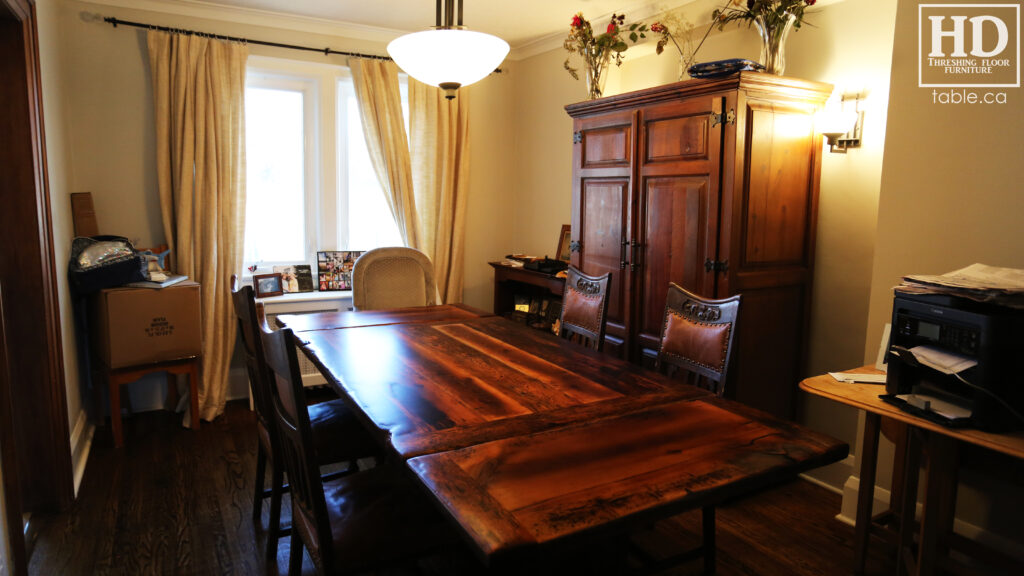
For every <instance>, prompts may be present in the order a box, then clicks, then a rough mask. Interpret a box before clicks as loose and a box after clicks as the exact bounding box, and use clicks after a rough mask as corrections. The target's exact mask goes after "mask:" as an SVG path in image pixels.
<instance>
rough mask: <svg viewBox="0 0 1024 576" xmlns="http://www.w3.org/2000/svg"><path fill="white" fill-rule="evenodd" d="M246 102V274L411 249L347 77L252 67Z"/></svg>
mask: <svg viewBox="0 0 1024 576" xmlns="http://www.w3.org/2000/svg"><path fill="white" fill-rule="evenodd" d="M403 88H404V87H403ZM245 98H246V102H245V118H246V167H247V172H246V226H245V248H244V257H243V260H244V262H245V266H251V265H258V266H260V267H262V268H268V267H270V266H273V265H277V264H295V263H315V262H316V252H317V251H318V250H370V249H372V248H377V247H379V246H397V245H401V244H402V240H401V235H400V233H399V231H398V227H397V225H396V224H395V221H394V218H393V217H392V216H391V211H390V209H389V208H388V205H387V201H386V199H385V198H384V193H383V191H382V190H381V187H380V184H379V182H378V180H377V176H376V173H375V172H374V170H373V166H372V164H371V163H370V158H369V155H368V153H367V151H366V142H365V139H364V136H363V130H362V123H361V121H360V119H359V109H358V105H357V103H356V99H355V91H354V89H353V86H352V79H351V75H350V74H349V73H348V69H347V68H343V67H339V66H327V65H317V64H309V63H302V62H294V61H285V60H278V59H271V58H260V57H250V65H249V70H248V74H247V78H246V91H245ZM403 99H406V92H405V90H404V89H403ZM403 105H404V106H405V107H406V110H408V105H407V102H405V101H403ZM407 114H408V112H407Z"/></svg>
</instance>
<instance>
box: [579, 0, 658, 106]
mask: <svg viewBox="0 0 1024 576" xmlns="http://www.w3.org/2000/svg"><path fill="white" fill-rule="evenodd" d="M648 31H652V30H649V29H648V27H647V25H646V24H643V23H640V22H635V23H633V24H629V25H628V26H627V25H626V17H625V16H624V15H622V14H612V17H611V19H610V20H609V22H608V25H607V26H606V27H605V30H604V32H602V33H600V34H595V33H594V28H593V26H591V24H590V22H588V21H587V19H586V18H584V17H583V13H582V12H577V13H576V15H575V16H573V17H572V23H571V24H570V25H569V36H568V37H567V38H566V39H565V42H564V43H563V44H562V45H563V47H564V48H565V49H566V50H567V51H568V52H569V55H570V56H571V55H573V54H579V56H580V57H581V58H582V59H583V67H584V73H585V77H584V79H585V81H586V84H587V97H588V98H589V99H590V100H593V99H595V98H600V97H601V96H602V95H604V83H605V81H606V80H607V79H608V74H607V71H608V66H609V65H610V64H611V63H612V62H614V63H615V65H616V66H621V65H622V53H623V52H625V51H626V49H627V48H629V44H628V43H627V40H628V41H629V43H633V44H635V43H636V42H638V41H640V39H642V38H646V37H647V32H648ZM667 41H668V40H667V39H666V38H665V37H664V36H663V37H662V40H660V41H659V43H658V47H657V51H658V53H659V54H660V53H661V51H662V50H663V49H664V47H665V42H667ZM564 66H565V69H566V70H567V71H568V72H569V74H570V75H571V76H572V77H573V78H575V79H577V80H579V79H580V77H579V73H578V72H579V71H578V70H577V69H576V68H573V67H572V65H571V64H570V62H569V57H566V59H565V64H564Z"/></svg>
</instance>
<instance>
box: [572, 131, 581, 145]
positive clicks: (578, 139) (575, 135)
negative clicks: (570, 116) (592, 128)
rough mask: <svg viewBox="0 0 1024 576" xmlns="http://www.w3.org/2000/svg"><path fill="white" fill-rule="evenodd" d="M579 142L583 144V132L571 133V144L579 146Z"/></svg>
mask: <svg viewBox="0 0 1024 576" xmlns="http://www.w3.org/2000/svg"><path fill="white" fill-rule="evenodd" d="M580 142H583V131H582V130H579V131H576V132H573V133H572V143H573V144H579V143H580Z"/></svg>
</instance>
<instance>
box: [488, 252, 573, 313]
mask: <svg viewBox="0 0 1024 576" xmlns="http://www.w3.org/2000/svg"><path fill="white" fill-rule="evenodd" d="M488 264H490V265H491V267H492V268H494V313H495V314H497V315H499V316H507V317H511V318H513V319H515V320H519V321H523V322H526V323H527V324H530V325H533V326H535V327H538V328H543V329H548V328H550V323H551V322H552V321H553V320H554V319H555V318H558V316H559V311H560V310H561V307H562V292H564V291H565V278H559V277H557V276H555V275H553V274H545V273H543V272H536V271H534V270H526V269H525V268H516V267H514V266H507V265H505V264H502V263H501V262H488ZM516 296H522V297H524V298H527V299H529V301H530V302H533V301H534V300H536V301H537V302H539V303H543V302H544V301H545V300H546V301H547V302H548V308H545V309H544V310H543V313H542V312H541V310H537V312H536V313H534V314H530V313H516Z"/></svg>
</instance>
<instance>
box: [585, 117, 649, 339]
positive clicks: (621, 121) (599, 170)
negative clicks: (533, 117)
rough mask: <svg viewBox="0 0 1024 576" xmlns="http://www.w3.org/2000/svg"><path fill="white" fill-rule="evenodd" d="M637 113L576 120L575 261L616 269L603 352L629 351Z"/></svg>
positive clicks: (592, 270)
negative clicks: (629, 248) (630, 241)
mask: <svg viewBox="0 0 1024 576" xmlns="http://www.w3.org/2000/svg"><path fill="white" fill-rule="evenodd" d="M633 134H634V122H633V114H632V113H628V112H627V113H613V114H606V115H602V116H600V117H598V118H596V119H595V118H583V119H579V120H577V121H576V122H575V132H574V142H575V143H574V145H573V146H574V148H573V164H574V170H573V174H574V176H575V177H574V179H573V188H574V190H573V208H572V240H573V242H576V243H578V244H577V248H576V250H575V251H574V252H572V259H571V261H572V264H573V266H575V267H577V268H579V269H580V270H582V271H583V272H584V273H585V274H590V275H595V276H599V275H602V274H605V273H607V272H611V274H612V278H611V285H610V286H609V290H608V316H607V322H606V330H605V340H604V351H605V353H608V354H613V355H616V356H619V357H625V355H626V352H627V350H628V343H627V340H628V337H627V333H626V331H627V318H628V315H629V307H628V304H627V303H628V302H629V297H630V296H629V282H628V271H627V268H626V258H627V250H626V248H627V246H626V244H625V242H626V241H627V240H628V238H629V236H628V234H629V227H628V224H629V220H628V214H629V190H630V184H631V170H630V167H631V165H632V160H633V154H634V141H633Z"/></svg>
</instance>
